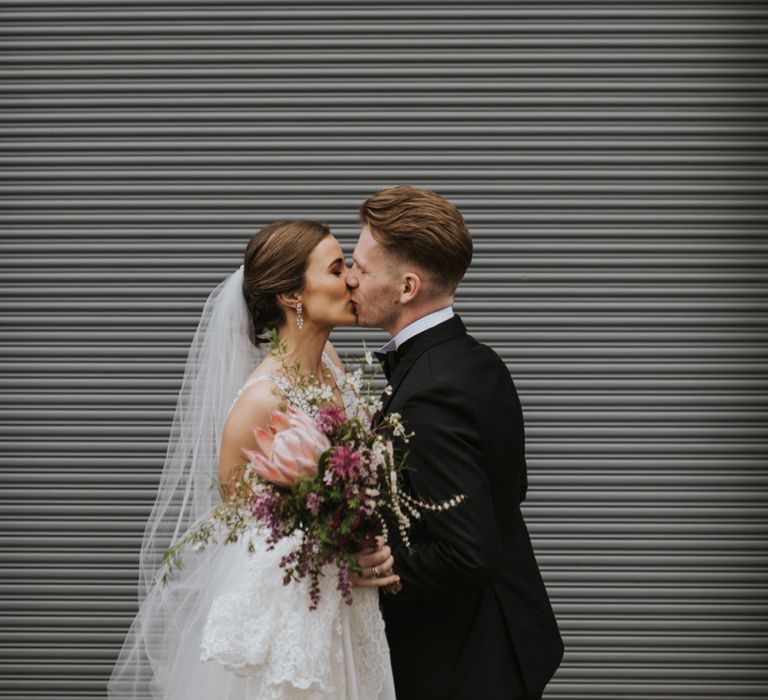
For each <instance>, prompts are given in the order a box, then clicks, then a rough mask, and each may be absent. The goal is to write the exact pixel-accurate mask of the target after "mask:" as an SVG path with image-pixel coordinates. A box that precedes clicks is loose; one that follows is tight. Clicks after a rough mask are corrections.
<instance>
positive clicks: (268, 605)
mask: <svg viewBox="0 0 768 700" xmlns="http://www.w3.org/2000/svg"><path fill="white" fill-rule="evenodd" d="M346 275H347V268H346V265H345V260H344V254H343V252H342V250H341V247H340V246H339V243H338V241H337V240H336V239H335V238H334V237H333V236H332V235H331V234H330V231H329V230H328V228H327V227H326V226H324V225H322V224H319V223H316V222H313V221H302V220H295V221H279V222H276V223H273V224H270V225H269V226H267V227H265V228H264V229H262V230H261V231H259V232H258V233H257V234H256V235H255V236H253V238H252V239H251V240H250V241H249V243H248V246H247V248H246V251H245V261H244V265H243V266H242V267H241V268H240V269H239V270H238V271H236V272H235V273H233V274H232V275H231V276H230V277H228V278H227V279H226V280H225V281H224V282H222V283H221V284H220V285H219V286H218V287H217V288H216V289H215V290H214V291H213V292H212V293H211V295H210V297H209V298H208V301H207V302H206V305H205V307H204V309H203V312H202V317H201V319H200V324H199V326H198V329H197V332H196V334H195V337H194V339H193V341H192V346H191V348H190V352H189V357H188V360H187V366H186V369H185V373H184V379H183V381H182V386H181V390H180V392H179V398H178V403H177V406H176V413H175V416H174V421H173V426H172V429H171V435H170V440H169V446H168V452H167V455H166V461H165V465H164V468H163V473H162V475H161V478H160V485H159V490H158V495H157V500H156V502H155V505H154V508H153V510H152V513H151V515H150V518H149V521H148V523H147V527H146V530H145V533H144V540H143V542H142V548H141V554H140V560H139V570H140V574H139V611H138V613H137V615H136V618H135V619H134V621H133V624H132V626H131V629H130V631H129V633H128V636H127V638H126V640H125V643H124V645H123V648H122V650H121V653H120V656H119V658H118V660H117V663H116V665H115V668H114V670H113V672H112V677H111V678H110V681H109V685H108V695H109V697H110V698H111V699H113V700H117V699H127V698H131V699H133V698H162V699H163V700H214V698H215V699H216V700H219V699H227V700H259V699H261V698H268V699H271V700H289V699H292V698H296V699H297V700H299V699H301V700H330V699H333V700H340V699H342V698H350V699H354V700H394V697H395V693H394V684H393V681H392V671H391V667H390V662H389V651H388V647H387V642H386V637H385V635H384V623H383V621H382V618H381V614H380V612H379V606H378V588H379V587H383V586H389V585H390V584H396V583H397V582H398V578H397V576H396V575H394V574H393V573H392V562H393V560H392V558H391V556H390V552H389V548H388V547H387V546H385V545H383V544H381V545H380V546H379V548H378V549H377V550H376V551H368V552H361V553H360V554H359V555H358V562H359V563H360V565H361V567H362V569H363V575H362V576H360V577H355V578H354V580H353V583H354V585H355V586H356V587H355V588H354V589H353V595H354V601H353V604H352V605H351V606H350V605H346V604H345V603H344V602H343V600H342V597H341V592H340V591H339V590H338V589H337V582H336V576H335V574H334V573H333V572H330V573H326V575H325V576H324V577H323V578H322V580H321V600H320V605H319V606H318V608H317V610H314V611H310V610H309V600H310V598H309V591H308V586H309V582H308V580H307V579H302V580H301V581H292V582H290V583H289V584H288V585H283V582H282V576H283V574H282V570H281V569H280V566H279V562H280V558H281V556H282V555H283V554H285V553H286V552H287V551H289V550H290V549H291V544H292V543H291V542H290V541H288V540H283V541H281V542H279V543H278V545H277V546H276V547H275V548H274V549H273V550H268V549H267V548H266V546H265V545H264V542H263V538H262V537H261V535H260V534H259V531H258V530H256V529H254V530H253V532H252V537H251V542H252V544H253V545H254V551H253V553H251V554H249V553H248V552H247V549H246V543H244V542H240V543H237V544H228V545H224V544H219V545H210V546H208V547H206V548H205V549H203V550H201V551H192V550H191V549H190V550H188V551H185V552H184V553H183V560H184V567H183V569H182V570H181V571H179V572H178V573H175V574H174V575H173V577H172V578H171V579H170V580H169V581H168V582H167V583H163V581H162V574H163V571H164V568H163V554H164V552H165V551H166V550H167V548H168V547H169V546H170V544H171V543H173V542H175V541H177V540H178V539H179V538H180V537H182V536H183V535H184V533H185V532H186V531H187V530H189V528H191V527H194V526H195V525H196V524H197V523H199V522H201V521H203V520H205V519H207V518H208V517H209V516H210V514H211V511H212V509H213V508H214V507H215V505H216V502H217V500H218V498H219V496H218V491H217V489H216V488H215V487H213V488H212V486H213V485H214V484H215V482H216V480H217V479H218V481H219V482H220V487H221V489H223V490H226V489H227V485H228V483H231V481H232V479H233V476H234V472H235V469H236V467H237V466H238V465H240V464H241V463H242V462H243V461H244V460H243V458H242V456H241V450H242V449H243V448H247V449H252V450H257V449H258V446H257V444H256V442H255V438H254V436H253V428H254V427H255V426H262V427H265V426H266V425H267V424H268V423H269V412H270V411H271V410H273V409H276V408H278V407H279V406H280V405H285V403H287V404H288V405H292V406H293V407H294V408H297V409H299V408H300V407H301V405H302V401H301V395H300V391H298V390H297V388H296V387H292V386H290V382H289V380H288V379H287V378H286V376H285V375H284V373H283V365H282V364H281V361H280V360H279V359H278V358H277V357H275V356H274V355H273V354H271V353H270V352H269V346H268V343H267V342H266V341H265V339H264V334H265V333H267V332H268V331H269V330H271V329H276V331H277V334H278V337H279V339H280V340H281V341H282V343H284V345H285V347H286V348H287V357H286V358H285V359H287V361H288V362H289V363H291V364H293V363H296V364H298V366H299V367H300V369H301V370H302V372H305V373H306V372H310V373H312V375H314V377H315V379H316V381H317V382H318V383H319V384H321V385H326V386H327V387H328V390H329V391H330V392H331V393H332V395H333V396H334V397H335V400H336V401H337V402H338V403H339V404H343V405H344V407H345V408H346V409H347V411H354V410H355V408H356V407H355V397H354V395H352V394H351V393H350V392H347V391H343V376H344V375H343V372H344V368H343V366H342V365H341V362H340V360H339V358H338V356H337V354H336V353H335V351H334V350H333V347H332V346H331V345H330V343H328V336H329V334H330V331H331V329H332V328H334V327H335V326H342V325H349V326H351V325H355V323H356V317H355V313H354V308H353V306H352V303H351V301H350V297H349V292H348V289H347V286H346ZM217 466H218V468H217Z"/></svg>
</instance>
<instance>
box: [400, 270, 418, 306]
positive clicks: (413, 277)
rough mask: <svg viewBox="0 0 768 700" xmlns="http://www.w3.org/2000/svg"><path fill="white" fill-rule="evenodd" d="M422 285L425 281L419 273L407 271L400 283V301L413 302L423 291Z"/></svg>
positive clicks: (402, 302) (404, 302)
mask: <svg viewBox="0 0 768 700" xmlns="http://www.w3.org/2000/svg"><path fill="white" fill-rule="evenodd" d="M422 286H423V282H422V279H421V277H420V276H419V274H418V273H416V272H406V273H405V274H404V275H403V279H402V282H401V284H400V303H401V304H410V303H412V302H413V300H414V299H415V298H416V297H417V296H418V294H419V292H420V291H421V289H422Z"/></svg>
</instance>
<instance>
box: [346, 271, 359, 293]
mask: <svg viewBox="0 0 768 700" xmlns="http://www.w3.org/2000/svg"><path fill="white" fill-rule="evenodd" d="M359 284H360V280H358V279H357V275H356V274H355V273H354V272H352V270H350V271H349V272H348V273H347V287H349V288H350V289H355V288H357V286H358V285H359Z"/></svg>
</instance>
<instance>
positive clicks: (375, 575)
mask: <svg viewBox="0 0 768 700" xmlns="http://www.w3.org/2000/svg"><path fill="white" fill-rule="evenodd" d="M371 573H372V575H373V578H379V576H381V573H380V572H379V567H378V566H374V567H373V571H372V572H371Z"/></svg>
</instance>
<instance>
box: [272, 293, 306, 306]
mask: <svg viewBox="0 0 768 700" xmlns="http://www.w3.org/2000/svg"><path fill="white" fill-rule="evenodd" d="M277 303H278V304H280V306H282V307H283V308H284V309H286V308H287V309H293V310H294V311H295V310H296V306H297V305H298V304H300V303H301V294H299V293H298V292H287V293H286V294H278V295H277Z"/></svg>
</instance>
